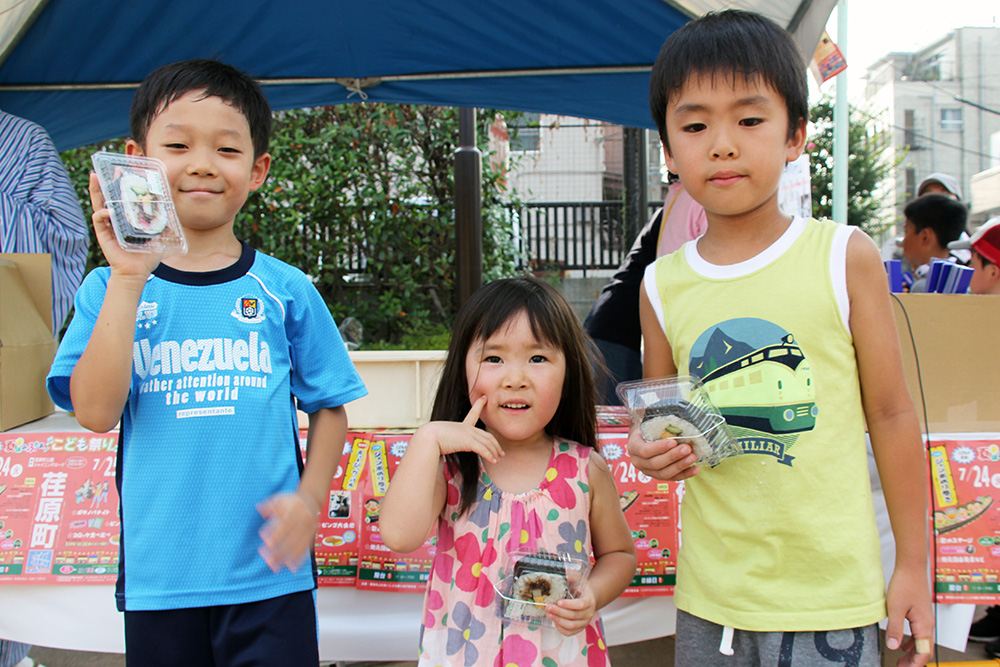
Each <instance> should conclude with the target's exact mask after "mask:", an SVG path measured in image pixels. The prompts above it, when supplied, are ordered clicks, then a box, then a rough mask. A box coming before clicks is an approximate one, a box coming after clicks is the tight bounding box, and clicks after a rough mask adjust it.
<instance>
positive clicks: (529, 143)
mask: <svg viewBox="0 0 1000 667" xmlns="http://www.w3.org/2000/svg"><path fill="white" fill-rule="evenodd" d="M541 117H542V114H540V113H522V114H521V116H520V117H519V118H517V119H516V120H514V121H513V122H511V123H508V124H507V127H508V129H509V130H510V131H511V132H510V150H511V151H519V152H522V153H523V152H527V151H538V150H539V144H540V141H539V132H540V130H539V127H538V125H539V121H540V120H541Z"/></svg>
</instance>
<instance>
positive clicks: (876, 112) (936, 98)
mask: <svg viewBox="0 0 1000 667" xmlns="http://www.w3.org/2000/svg"><path fill="white" fill-rule="evenodd" d="M998 53H1000V29H998V28H957V29H955V30H953V31H952V32H951V33H949V34H948V35H946V36H945V37H943V38H941V39H939V40H938V41H936V42H934V43H932V44H929V45H928V46H926V47H924V48H923V49H921V50H919V51H916V52H912V53H910V52H905V53H904V52H894V53H889V54H888V55H886V56H884V57H883V58H881V59H880V60H879V61H878V62H876V63H875V64H874V65H872V66H870V67H869V68H868V73H867V75H866V79H867V86H866V88H865V94H864V97H865V99H864V101H863V103H862V105H861V106H862V108H863V109H864V111H865V113H867V114H868V115H869V116H870V118H871V122H873V123H875V124H877V125H878V126H879V128H880V129H889V130H891V131H892V133H893V136H894V141H893V149H892V150H893V151H894V158H895V159H897V160H899V165H898V166H897V167H896V169H895V171H894V173H893V177H892V179H891V182H890V183H888V184H887V186H888V187H887V188H886V190H887V192H889V193H891V194H890V196H888V197H887V201H886V202H885V205H884V211H885V213H884V215H885V217H886V219H888V220H895V221H896V223H897V228H898V229H901V228H902V211H903V207H904V206H905V205H906V203H907V202H908V201H910V200H911V199H912V198H913V197H914V196H916V189H917V186H918V185H919V184H920V182H921V181H922V180H923V179H924V178H926V177H927V176H928V175H929V174H932V173H934V172H944V173H947V174H951V175H952V176H954V177H955V178H956V179H958V182H959V183H960V184H961V188H962V198H963V200H964V201H966V202H967V203H969V204H970V208H971V217H970V226H973V227H974V226H976V225H978V224H979V223H981V222H983V221H984V220H986V218H987V217H989V213H990V210H989V207H987V206H984V205H977V202H976V201H974V199H975V196H974V195H975V192H976V191H979V190H982V185H981V184H980V183H978V182H977V183H976V186H977V187H975V188H974V187H973V181H974V179H976V180H977V181H979V180H981V179H979V178H977V175H978V174H980V173H982V172H986V171H989V170H991V169H995V168H996V167H997V166H1000V153H998V149H1000V146H998V144H1000V142H998V141H997V140H996V139H995V138H994V137H995V135H997V133H1000V59H998V58H997V54H998ZM996 184H997V185H1000V179H998V181H997V183H996Z"/></svg>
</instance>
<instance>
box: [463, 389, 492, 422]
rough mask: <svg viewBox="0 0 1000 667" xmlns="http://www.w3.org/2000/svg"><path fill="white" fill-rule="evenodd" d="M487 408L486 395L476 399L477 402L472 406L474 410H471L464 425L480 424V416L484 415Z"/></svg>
mask: <svg viewBox="0 0 1000 667" xmlns="http://www.w3.org/2000/svg"><path fill="white" fill-rule="evenodd" d="M485 407H486V395H485V394H484V395H482V396H480V397H479V398H477V399H476V402H475V403H473V404H472V409H471V410H469V414H467V415H466V416H465V419H463V420H462V423H463V424H465V425H466V426H475V425H476V424H477V423H478V422H479V415H480V414H482V412H483V408H485Z"/></svg>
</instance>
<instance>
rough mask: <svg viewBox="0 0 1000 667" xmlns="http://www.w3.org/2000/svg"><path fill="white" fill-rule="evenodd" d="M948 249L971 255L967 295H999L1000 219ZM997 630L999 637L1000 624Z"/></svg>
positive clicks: (991, 219)
mask: <svg viewBox="0 0 1000 667" xmlns="http://www.w3.org/2000/svg"><path fill="white" fill-rule="evenodd" d="M948 247H949V248H950V249H952V250H969V251H970V252H971V253H972V258H971V259H970V260H969V266H971V267H972V269H973V274H972V282H970V283H969V294H1000V218H990V219H989V220H987V221H986V222H984V223H983V224H982V226H980V227H979V229H977V230H976V232H975V233H974V234H973V235H972V237H971V238H969V239H959V240H958V241H952V242H951V243H949V244H948ZM997 629H998V633H997V634H998V637H1000V622H998V623H997ZM998 652H1000V647H998Z"/></svg>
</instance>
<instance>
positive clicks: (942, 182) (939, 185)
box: [917, 171, 962, 201]
mask: <svg viewBox="0 0 1000 667" xmlns="http://www.w3.org/2000/svg"><path fill="white" fill-rule="evenodd" d="M931 192H939V193H941V194H943V195H948V196H949V197H951V198H953V199H958V200H959V201H961V199H962V190H961V188H959V187H958V180H956V179H955V177H954V176H949V175H948V174H943V173H941V172H939V171H936V172H934V173H933V174H931V175H930V176H928V177H927V178H925V179H924V180H922V181H920V185H918V186H917V196H918V197H919V196H921V195H926V194H929V193H931Z"/></svg>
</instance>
